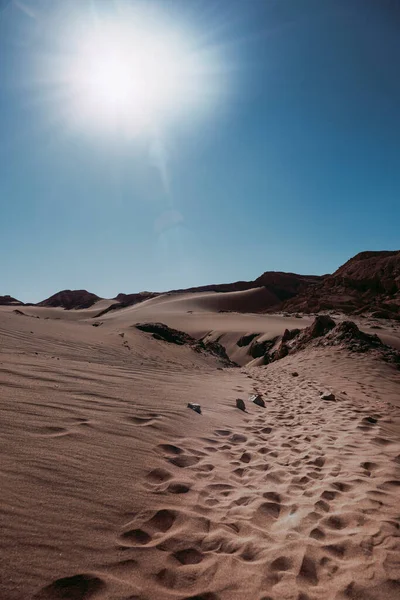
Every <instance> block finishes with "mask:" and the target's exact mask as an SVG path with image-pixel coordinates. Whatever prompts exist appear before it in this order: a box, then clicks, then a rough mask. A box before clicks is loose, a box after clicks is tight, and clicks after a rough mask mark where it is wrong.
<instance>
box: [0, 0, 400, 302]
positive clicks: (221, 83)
mask: <svg viewBox="0 0 400 600" xmlns="http://www.w3.org/2000/svg"><path fill="white" fill-rule="evenodd" d="M128 4H129V5H133V4H136V5H140V4H143V3H139V2H136V3H135V2H128V1H126V2H122V1H118V0H115V1H113V0H108V1H107V2H104V1H103V2H101V1H96V0H88V1H87V2H86V0H79V1H69V0H63V2H61V1H60V2H58V1H57V0H52V1H51V2H50V0H37V1H35V2H33V0H32V1H29V0H23V1H22V0H21V1H19V0H14V2H8V3H7V2H5V1H4V0H0V7H1V11H0V132H1V145H0V201H1V218H0V239H1V248H2V252H1V255H0V295H2V294H11V295H13V296H15V297H17V298H19V299H21V300H23V301H33V302H35V301H39V300H41V299H43V298H45V297H47V296H49V295H51V294H52V293H54V292H56V291H58V290H60V289H66V288H69V289H77V288H79V289H80V288H85V289H88V290H90V291H92V292H95V293H97V294H99V295H101V296H104V297H112V296H115V295H116V294H117V293H119V292H126V293H131V292H137V291H141V290H156V291H161V290H166V289H173V288H181V287H190V286H194V285H204V284H207V283H222V282H229V281H235V280H238V279H253V278H255V277H257V276H259V275H260V274H261V273H262V272H264V271H268V270H276V271H292V272H298V273H314V274H323V273H327V272H332V271H333V270H335V269H336V268H337V267H338V266H339V265H340V264H342V263H343V262H345V261H346V260H347V259H348V258H350V257H351V256H353V255H354V254H356V253H357V252H359V251H362V250H373V249H375V250H378V249H398V248H399V247H400V148H399V139H400V110H399V106H400V78H399V76H398V64H399V61H400V37H399V35H398V31H399V27H400V5H399V4H398V3H397V2H394V1H392V0H381V1H380V2H375V1H372V0H324V1H322V2H321V1H317V0H236V1H235V0H233V1H232V0H230V1H228V0H226V1H225V0H171V1H170V0H159V2H157V1H154V2H153V3H152V5H151V7H152V14H153V16H154V15H155V16H154V18H155V19H158V18H160V19H161V20H163V22H168V23H174V26H176V27H179V29H180V30H182V31H184V32H185V33H186V35H187V36H189V38H190V39H194V40H196V44H197V46H196V47H197V48H201V55H202V56H206V57H209V62H210V64H208V65H206V66H207V69H208V70H209V74H208V71H207V69H206V74H205V75H204V84H206V83H207V77H209V80H210V87H212V86H214V87H215V85H216V83H218V93H217V92H215V94H214V95H212V94H210V95H211V96H212V99H211V101H210V102H209V105H207V110H205V109H204V110H199V109H197V108H194V109H193V113H192V114H190V111H188V112H187V114H186V113H185V114H184V115H183V114H182V116H181V118H180V116H179V110H177V114H175V115H174V116H173V117H171V118H170V119H169V120H168V119H166V120H165V122H163V123H162V128H161V133H160V136H159V137H158V136H156V137H155V136H154V132H153V133H150V131H149V132H147V133H143V134H141V135H139V136H137V137H135V136H126V135H124V134H123V132H121V131H120V130H115V131H105V130H101V127H100V124H99V130H98V131H96V127H93V126H91V127H86V126H85V123H80V124H79V126H78V125H77V124H76V123H75V124H74V125H72V124H71V123H70V122H69V121H68V119H66V117H65V114H66V111H67V109H68V107H67V106H64V105H66V104H68V97H66V96H65V95H64V96H63V94H62V93H60V92H59V89H58V88H57V86H56V84H54V82H53V83H52V82H50V84H49V82H48V81H47V80H46V77H45V74H44V73H43V74H42V75H43V76H41V73H40V69H41V68H43V65H44V64H46V65H48V63H50V64H53V63H54V66H53V67H52V68H53V69H55V70H57V68H59V64H61V63H60V61H57V60H54V58H55V57H56V58H57V57H58V56H59V54H60V53H61V52H66V51H67V50H66V47H67V45H68V44H67V42H68V39H67V38H68V35H69V33H68V32H69V24H68V19H69V18H70V16H71V15H75V17H78V19H79V13H80V12H82V19H86V20H88V19H89V20H90V18H96V19H100V20H106V19H107V18H109V15H110V14H112V15H113V16H114V17H115V15H116V14H117V15H118V11H120V10H121V6H122V5H124V6H123V8H124V9H126V6H127V5H128ZM158 15H159V17H158ZM60 32H62V33H61V34H60ZM60 36H61V38H62V42H60ZM62 44H66V46H62ZM217 56H218V61H216V58H215V57H217ZM210 57H211V58H210ZM215 61H216V62H215ZM47 74H48V73H47V72H46V76H47ZM56 75H57V76H58V75H59V73H58V74H54V77H55V80H56V79H57V77H56ZM52 86H53V87H52ZM213 89H214V88H213ZM160 140H161V141H160ZM160 144H161V146H160ZM160 156H161V159H160ZM160 160H161V161H162V164H163V168H160V164H159V163H160ZM163 169H164V171H165V173H164V175H163V172H162V171H163ZM166 177H167V179H168V185H167V184H166V181H165V179H166Z"/></svg>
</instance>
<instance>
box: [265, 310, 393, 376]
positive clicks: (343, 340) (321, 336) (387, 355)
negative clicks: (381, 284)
mask: <svg viewBox="0 0 400 600" xmlns="http://www.w3.org/2000/svg"><path fill="white" fill-rule="evenodd" d="M295 331H296V330H295ZM285 334H286V335H285ZM285 334H284V335H285V337H286V339H287V341H286V342H284V341H283V336H282V338H281V341H280V343H279V345H278V346H277V347H275V348H273V349H272V350H269V351H267V353H266V355H265V357H264V361H265V363H266V364H268V363H269V362H272V361H276V360H280V359H282V358H284V357H285V356H287V355H288V354H293V353H295V352H299V351H300V350H304V349H306V348H316V347H332V346H337V347H341V348H343V349H346V350H349V351H350V352H357V353H365V352H374V353H375V354H377V355H378V356H379V357H380V358H382V359H383V360H385V361H386V362H389V363H393V364H395V365H397V366H399V367H400V352H399V351H397V350H395V349H394V348H392V347H391V346H387V345H386V344H384V343H383V342H382V341H381V339H380V338H379V337H378V336H377V335H376V334H375V335H371V334H368V333H365V332H364V331H361V330H360V329H359V328H358V327H357V325H356V324H355V323H354V322H353V321H342V322H341V323H338V324H336V323H335V321H333V319H331V318H330V317H327V316H325V315H320V316H318V317H317V318H316V319H315V321H314V322H313V323H312V324H311V325H310V326H309V327H306V328H305V329H303V330H302V331H301V332H300V333H296V335H294V336H293V337H292V339H289V338H290V337H291V336H290V335H288V334H287V333H286V332H285Z"/></svg>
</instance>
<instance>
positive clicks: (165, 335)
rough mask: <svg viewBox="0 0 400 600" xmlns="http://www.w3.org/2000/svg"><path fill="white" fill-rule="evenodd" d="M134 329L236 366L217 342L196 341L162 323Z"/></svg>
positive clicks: (227, 364)
mask: <svg viewBox="0 0 400 600" xmlns="http://www.w3.org/2000/svg"><path fill="white" fill-rule="evenodd" d="M135 327H136V329H139V330H140V331H144V332H145V333H151V334H152V336H153V338H154V339H156V340H160V341H163V342H168V343H169V344H177V345H179V346H183V345H187V346H190V348H192V350H195V351H196V352H204V353H205V354H211V355H213V356H215V357H216V358H218V359H220V360H221V361H222V362H223V363H224V364H225V366H228V367H236V366H237V365H236V364H235V363H234V362H232V361H231V360H230V358H229V356H228V355H227V353H226V350H225V348H224V347H223V346H222V344H220V343H219V342H214V341H204V340H203V339H201V340H197V339H195V338H194V337H192V336H191V335H189V334H188V333H185V332H184V331H179V330H178V329H173V328H172V327H168V325H165V324H164V323H136V325H135Z"/></svg>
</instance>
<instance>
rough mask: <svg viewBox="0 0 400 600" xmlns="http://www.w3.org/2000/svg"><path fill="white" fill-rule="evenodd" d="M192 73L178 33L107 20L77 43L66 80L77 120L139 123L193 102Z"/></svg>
mask: <svg viewBox="0 0 400 600" xmlns="http://www.w3.org/2000/svg"><path fill="white" fill-rule="evenodd" d="M196 73H199V74H200V73H201V69H199V60H198V57H197V56H196V55H194V54H193V52H190V50H189V49H188V48H187V47H185V43H184V41H183V39H182V38H180V37H179V36H178V35H177V34H173V33H169V32H164V31H160V30H154V28H153V30H152V31H149V30H146V29H145V28H143V27H134V26H133V25H132V24H123V23H121V22H117V23H112V22H108V23H106V24H103V25H102V27H98V28H96V30H95V31H92V32H90V34H86V35H84V36H83V37H82V39H80V40H79V41H78V42H77V43H76V47H75V49H74V53H73V55H72V58H71V59H70V60H69V64H68V69H67V70H66V76H65V80H66V81H67V84H68V88H69V97H70V101H71V104H72V106H73V112H74V114H75V115H76V116H79V117H80V119H81V120H84V121H86V122H90V121H92V122H93V121H96V122H97V124H101V123H102V124H107V123H113V124H118V125H121V126H124V127H130V128H138V127H144V126H148V125H149V123H153V124H154V123H155V122H157V121H159V120H160V119H163V118H165V116H166V115H170V114H171V113H174V112H175V113H176V112H178V111H179V110H184V109H185V106H187V105H188V104H190V103H191V104H194V103H195V100H196V93H197V92H196V89H195V88H196V86H198V81H197V83H196V79H197V75H196Z"/></svg>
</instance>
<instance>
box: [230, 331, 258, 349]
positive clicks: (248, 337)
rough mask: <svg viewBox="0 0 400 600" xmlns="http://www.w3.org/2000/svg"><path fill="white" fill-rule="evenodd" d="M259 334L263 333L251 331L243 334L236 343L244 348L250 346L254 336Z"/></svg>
mask: <svg viewBox="0 0 400 600" xmlns="http://www.w3.org/2000/svg"><path fill="white" fill-rule="evenodd" d="M259 335H261V333H249V334H248V335H243V336H242V337H241V338H239V339H238V341H237V342H236V343H237V345H238V346H239V347H240V348H243V346H248V345H249V344H250V343H251V342H252V341H253V340H254V338H256V337H258V336H259Z"/></svg>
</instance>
